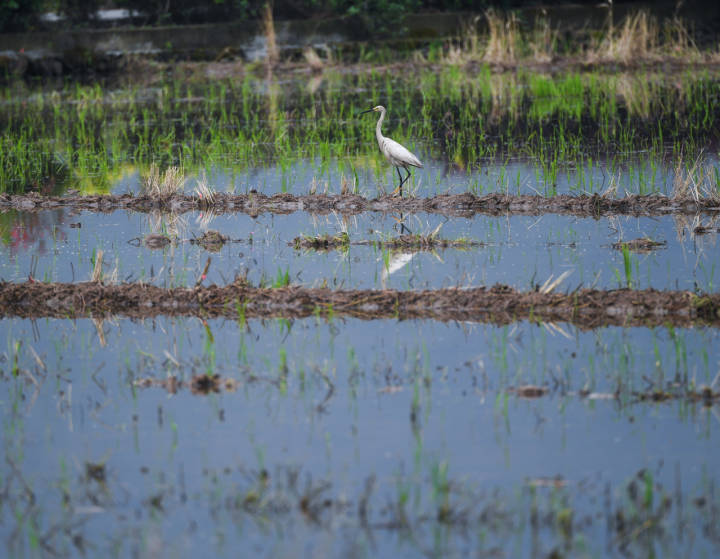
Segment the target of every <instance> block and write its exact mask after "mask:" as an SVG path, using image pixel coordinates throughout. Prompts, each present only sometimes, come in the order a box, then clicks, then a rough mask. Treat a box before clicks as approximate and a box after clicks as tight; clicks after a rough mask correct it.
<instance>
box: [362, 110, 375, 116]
mask: <svg viewBox="0 0 720 559" xmlns="http://www.w3.org/2000/svg"><path fill="white" fill-rule="evenodd" d="M374 110H375V109H368V110H367V111H363V112H361V113H360V114H361V115H364V114H365V113H371V112H373V111H374Z"/></svg>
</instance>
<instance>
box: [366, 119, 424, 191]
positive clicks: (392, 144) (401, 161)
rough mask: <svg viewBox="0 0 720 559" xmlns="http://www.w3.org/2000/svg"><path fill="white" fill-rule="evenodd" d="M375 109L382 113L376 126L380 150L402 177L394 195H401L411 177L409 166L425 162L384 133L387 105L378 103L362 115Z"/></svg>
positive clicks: (419, 165)
mask: <svg viewBox="0 0 720 559" xmlns="http://www.w3.org/2000/svg"><path fill="white" fill-rule="evenodd" d="M373 111H374V112H376V113H377V112H379V113H380V118H379V119H378V121H377V126H376V127H375V136H376V137H377V141H378V145H379V146H380V151H381V152H382V153H383V155H384V156H385V158H386V159H387V160H388V161H389V162H390V163H391V164H392V165H394V166H395V168H396V169H397V173H398V177H399V178H400V185H399V186H398V187H397V188H396V189H395V190H394V191H393V196H394V195H395V193H398V192H399V193H400V196H402V187H403V184H405V181H407V180H408V179H409V178H410V169H408V166H412V167H422V166H423V164H422V163H421V162H420V160H419V159H418V158H417V157H415V156H414V155H413V154H412V153H411V152H410V150H408V149H407V148H406V147H405V146H401V145H400V144H398V143H397V142H396V141H395V140H391V139H390V138H386V137H385V136H383V135H382V131H381V130H380V128H381V127H382V123H383V120H385V114H386V113H387V111H386V110H385V107H383V106H382V105H378V106H377V107H373V108H372V109H368V110H367V111H363V112H361V113H360V114H361V115H362V114H365V113H370V112H373ZM400 167H402V168H403V169H405V170H406V171H407V175H406V176H405V178H403V176H402V173H400Z"/></svg>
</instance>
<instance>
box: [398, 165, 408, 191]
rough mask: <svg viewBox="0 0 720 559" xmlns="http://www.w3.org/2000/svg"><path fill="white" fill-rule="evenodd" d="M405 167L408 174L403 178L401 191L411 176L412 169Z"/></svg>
mask: <svg viewBox="0 0 720 559" xmlns="http://www.w3.org/2000/svg"><path fill="white" fill-rule="evenodd" d="M403 169H405V172H406V173H407V175H405V178H404V179H403V181H402V183H401V184H400V192H402V185H403V184H405V183H406V182H407V180H408V179H409V178H410V169H408V168H407V167H403Z"/></svg>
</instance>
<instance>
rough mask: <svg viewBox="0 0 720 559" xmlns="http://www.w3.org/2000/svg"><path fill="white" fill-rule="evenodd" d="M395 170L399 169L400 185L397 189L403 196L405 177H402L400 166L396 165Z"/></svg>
mask: <svg viewBox="0 0 720 559" xmlns="http://www.w3.org/2000/svg"><path fill="white" fill-rule="evenodd" d="M395 170H396V171H397V174H398V178H399V179H400V186H398V187H397V188H396V189H395V190H397V191H399V192H400V197H401V198H402V185H403V178H402V174H401V173H400V167H395Z"/></svg>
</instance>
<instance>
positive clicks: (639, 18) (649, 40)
mask: <svg viewBox="0 0 720 559" xmlns="http://www.w3.org/2000/svg"><path fill="white" fill-rule="evenodd" d="M665 56H670V57H673V58H682V59H684V60H686V61H688V60H698V59H699V58H701V54H700V51H699V49H698V48H697V46H696V44H695V41H694V40H693V39H692V34H691V33H690V30H689V29H688V28H687V26H686V25H685V23H684V22H683V21H682V20H681V19H680V18H678V17H674V18H672V19H670V20H668V21H667V22H666V23H665V24H664V25H663V30H662V33H661V29H660V27H659V26H658V24H657V21H656V20H655V18H653V17H652V16H650V15H649V14H648V12H647V11H644V10H641V11H639V12H637V13H635V14H631V15H629V16H627V17H626V18H625V19H624V20H623V22H622V23H621V24H620V25H619V26H618V27H615V26H613V24H612V21H611V20H609V22H608V26H607V29H606V31H605V37H604V38H603V39H602V40H600V41H599V42H597V43H596V45H595V46H593V47H591V48H590V49H589V50H588V51H587V53H586V59H587V61H588V62H622V63H623V64H631V63H633V62H639V61H647V60H660V59H662V58H663V57H665Z"/></svg>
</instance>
